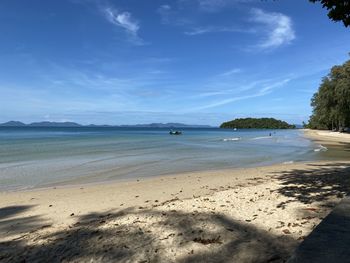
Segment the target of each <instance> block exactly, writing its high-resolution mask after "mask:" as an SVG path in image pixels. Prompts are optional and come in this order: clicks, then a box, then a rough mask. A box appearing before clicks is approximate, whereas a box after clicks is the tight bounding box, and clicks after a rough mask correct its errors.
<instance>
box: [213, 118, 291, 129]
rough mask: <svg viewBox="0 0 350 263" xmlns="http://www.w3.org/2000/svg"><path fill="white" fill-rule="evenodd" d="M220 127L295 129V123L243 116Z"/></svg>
mask: <svg viewBox="0 0 350 263" xmlns="http://www.w3.org/2000/svg"><path fill="white" fill-rule="evenodd" d="M220 128H231V129H234V128H237V129H294V128H295V125H290V124H288V123H287V122H285V121H280V120H276V119H274V118H241V119H235V120H232V121H228V122H224V123H223V124H221V125H220Z"/></svg>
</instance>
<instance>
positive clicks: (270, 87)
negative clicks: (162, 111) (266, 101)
mask: <svg viewBox="0 0 350 263" xmlns="http://www.w3.org/2000/svg"><path fill="white" fill-rule="evenodd" d="M289 81H290V79H284V80H282V81H278V82H275V83H271V84H268V85H266V86H264V87H262V88H260V89H259V90H257V91H254V92H251V93H250V94H246V95H241V96H235V97H231V98H225V99H222V100H217V101H214V102H212V103H209V104H206V105H203V106H200V107H196V108H193V109H192V110H194V111H198V110H206V109H210V108H215V107H219V106H223V105H226V104H229V103H232V102H236V101H241V100H246V99H251V98H256V97H261V96H265V95H267V94H270V93H271V92H272V90H273V89H275V88H278V87H282V86H284V85H285V84H287V83H288V82H289ZM252 86H255V84H254V85H252ZM214 95H218V94H214ZM222 95H224V94H222ZM225 97H227V95H226V96H225Z"/></svg>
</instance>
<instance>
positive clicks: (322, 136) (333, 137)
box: [303, 129, 350, 145]
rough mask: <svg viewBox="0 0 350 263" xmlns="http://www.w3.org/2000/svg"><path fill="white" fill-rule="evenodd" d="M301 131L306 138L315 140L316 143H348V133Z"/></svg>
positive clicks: (349, 137)
mask: <svg viewBox="0 0 350 263" xmlns="http://www.w3.org/2000/svg"><path fill="white" fill-rule="evenodd" d="M303 131H304V134H305V136H306V137H308V138H310V139H312V140H315V141H316V142H320V143H322V142H323V143H326V144H328V145H341V144H347V143H350V133H341V132H332V131H322V130H310V129H304V130H303Z"/></svg>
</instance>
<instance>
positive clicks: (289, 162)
mask: <svg viewBox="0 0 350 263" xmlns="http://www.w3.org/2000/svg"><path fill="white" fill-rule="evenodd" d="M292 163H294V161H287V162H283V164H292Z"/></svg>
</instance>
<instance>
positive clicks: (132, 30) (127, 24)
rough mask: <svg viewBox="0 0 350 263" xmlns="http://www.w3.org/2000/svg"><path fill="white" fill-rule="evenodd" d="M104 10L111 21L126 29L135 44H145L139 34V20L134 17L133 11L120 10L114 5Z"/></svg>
mask: <svg viewBox="0 0 350 263" xmlns="http://www.w3.org/2000/svg"><path fill="white" fill-rule="evenodd" d="M102 11H103V14H104V16H105V18H106V19H107V20H108V21H109V22H110V23H112V24H113V25H115V26H117V27H119V28H122V29H124V31H125V32H126V33H127V34H128V36H129V37H130V40H131V41H132V42H133V43H134V44H144V41H143V40H142V39H141V38H140V37H139V36H138V31H139V29H140V25H139V22H138V21H137V20H136V19H134V18H133V17H132V15H131V13H129V12H120V11H118V10H117V9H115V8H113V7H104V8H102Z"/></svg>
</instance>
